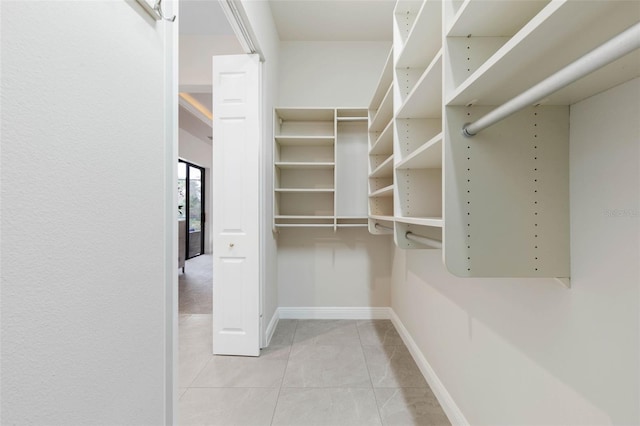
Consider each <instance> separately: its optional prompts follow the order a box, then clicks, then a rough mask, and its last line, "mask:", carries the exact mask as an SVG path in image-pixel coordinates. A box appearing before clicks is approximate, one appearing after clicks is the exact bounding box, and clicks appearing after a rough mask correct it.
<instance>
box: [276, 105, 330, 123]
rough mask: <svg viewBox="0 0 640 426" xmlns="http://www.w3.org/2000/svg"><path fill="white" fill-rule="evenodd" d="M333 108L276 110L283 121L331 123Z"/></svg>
mask: <svg viewBox="0 0 640 426" xmlns="http://www.w3.org/2000/svg"><path fill="white" fill-rule="evenodd" d="M334 112H335V111H334V109H333V108H330V109H329V108H276V113H277V115H278V117H279V118H280V119H281V120H284V121H333V116H334Z"/></svg>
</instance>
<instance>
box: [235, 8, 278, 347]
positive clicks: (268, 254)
mask: <svg viewBox="0 0 640 426" xmlns="http://www.w3.org/2000/svg"><path fill="white" fill-rule="evenodd" d="M241 6H242V13H244V14H245V16H246V18H247V20H248V22H249V24H250V26H251V30H252V32H253V34H254V35H255V40H256V41H257V43H258V47H259V49H260V51H261V52H262V54H263V57H264V63H263V64H262V102H263V103H262V110H263V113H264V116H263V117H262V119H263V124H262V129H263V132H264V133H263V136H262V141H263V144H262V146H261V150H262V152H261V157H262V165H261V167H262V170H261V171H260V175H261V176H262V179H261V184H262V190H261V191H262V194H263V196H264V197H265V198H264V199H263V202H262V205H263V206H264V211H263V215H262V221H261V238H262V242H261V246H262V250H261V253H262V255H263V258H262V264H263V266H264V275H263V279H264V282H263V294H262V298H263V312H262V328H263V331H266V329H267V327H268V326H269V322H270V321H271V319H272V318H273V316H274V314H275V312H276V309H278V287H277V280H278V278H277V268H276V262H277V260H276V257H277V247H276V240H275V238H274V235H273V234H272V232H271V228H272V223H273V199H272V197H271V194H272V193H273V172H272V167H273V107H274V105H275V104H276V99H277V96H278V64H279V62H278V56H279V50H280V39H279V38H278V32H277V30H276V26H275V24H274V22H273V17H272V16H271V9H270V7H269V3H268V2H267V1H257V0H242V3H241ZM263 334H265V333H264V332H263Z"/></svg>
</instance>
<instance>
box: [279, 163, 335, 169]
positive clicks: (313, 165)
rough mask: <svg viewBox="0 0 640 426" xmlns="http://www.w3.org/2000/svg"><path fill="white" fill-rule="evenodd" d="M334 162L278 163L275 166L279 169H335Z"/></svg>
mask: <svg viewBox="0 0 640 426" xmlns="http://www.w3.org/2000/svg"><path fill="white" fill-rule="evenodd" d="M335 164H336V163H334V162H293V161H288V162H277V163H275V166H276V167H277V168H279V169H333V168H334V167H335Z"/></svg>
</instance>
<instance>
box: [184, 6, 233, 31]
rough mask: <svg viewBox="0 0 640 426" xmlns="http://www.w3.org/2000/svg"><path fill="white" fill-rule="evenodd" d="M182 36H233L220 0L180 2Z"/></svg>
mask: <svg viewBox="0 0 640 426" xmlns="http://www.w3.org/2000/svg"><path fill="white" fill-rule="evenodd" d="M178 16H180V34H185V35H233V30H232V29H231V26H230V25H229V22H228V21H227V18H226V17H225V15H224V12H223V11H222V9H221V8H220V5H219V4H218V0H180V12H179V15H178Z"/></svg>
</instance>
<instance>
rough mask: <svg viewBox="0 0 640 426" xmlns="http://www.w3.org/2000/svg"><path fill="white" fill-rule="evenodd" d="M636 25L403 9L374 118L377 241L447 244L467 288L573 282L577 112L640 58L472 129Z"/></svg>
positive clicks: (480, 6) (421, 4)
mask: <svg viewBox="0 0 640 426" xmlns="http://www.w3.org/2000/svg"><path fill="white" fill-rule="evenodd" d="M638 22H640V8H638V5H637V2H632V1H608V0H592V1H588V2H583V1H571V0H519V1H485V0H442V1H440V0H421V1H412V0H398V1H397V3H396V6H395V9H394V19H393V49H392V53H390V55H389V59H388V60H387V62H386V64H385V66H384V70H383V73H382V76H381V77H380V81H379V84H378V86H377V89H376V91H375V94H374V96H373V100H372V102H371V105H370V108H369V192H368V194H369V230H370V232H371V233H374V234H384V233H387V234H388V233H390V232H392V233H393V234H394V241H395V243H396V245H398V246H399V247H401V248H407V249H409V248H427V246H426V242H429V241H431V242H434V241H435V243H438V242H439V241H442V248H443V258H444V262H445V264H446V266H447V268H448V269H449V271H450V272H452V273H454V274H456V275H458V276H463V277H557V278H566V277H569V274H570V254H569V106H570V105H572V104H574V103H576V102H578V101H580V100H582V99H585V98H587V97H589V96H592V95H594V94H597V93H599V92H601V91H604V90H607V89H609V88H611V87H614V86H616V85H618V84H621V83H624V82H626V81H629V80H631V79H633V78H636V77H638V76H640V66H639V65H638V64H640V49H636V50H635V51H633V52H632V53H629V54H627V55H625V56H623V57H621V58H620V59H617V60H616V61H613V62H611V63H610V64H608V65H606V66H604V67H602V68H600V69H598V70H597V71H595V72H593V73H591V74H589V75H587V76H586V77H583V78H581V79H579V80H577V81H575V82H573V83H571V84H570V85H568V86H566V87H564V88H562V89H560V90H558V91H556V92H555V93H553V94H551V95H549V96H548V97H547V98H545V99H541V100H540V101H539V102H538V103H537V104H536V105H531V106H530V107H528V108H525V109H523V110H520V111H519V112H516V113H514V114H513V115H511V116H509V117H507V118H506V119H504V120H502V121H500V122H498V123H496V124H494V125H493V126H491V127H489V128H487V129H485V130H483V131H482V132H480V133H478V134H477V135H475V136H473V137H466V136H464V135H463V133H462V128H463V127H464V125H465V124H467V123H470V122H474V121H475V120H477V119H479V118H481V117H483V116H484V115H485V114H487V113H488V112H490V111H493V110H494V109H495V108H496V107H498V106H499V105H501V104H503V103H505V102H507V101H509V100H510V99H513V98H514V97H516V96H518V95H520V94H521V93H523V92H525V91H526V90H528V89H529V88H530V87H533V86H534V85H536V84H537V83H539V82H540V81H543V80H544V79H545V78H547V77H549V76H551V75H553V74H554V73H556V72H557V71H558V70H560V69H562V68H564V67H565V66H567V65H569V64H571V63H573V62H574V61H575V60H576V59H578V58H580V57H582V56H583V55H585V54H587V53H588V52H590V51H592V50H593V49H594V48H596V47H598V46H600V45H601V44H603V43H605V42H607V41H608V40H610V39H612V38H613V37H614V36H616V35H618V34H620V33H622V32H623V31H624V30H626V29H627V28H629V27H631V26H633V25H635V24H637V23H638ZM391 93H392V95H390V94H391ZM389 98H392V99H389ZM390 107H391V108H392V111H393V113H392V117H391V118H390V116H389V108H390ZM391 163H393V165H392V166H391ZM376 224H378V225H381V226H380V227H376ZM408 233H413V234H414V235H413V236H411V238H407V235H409V234H408ZM416 236H417V237H420V236H422V237H425V238H422V239H420V238H416ZM420 240H422V242H423V243H425V245H423V244H421V243H420V242H418V241H420ZM432 246H434V247H437V246H439V244H432Z"/></svg>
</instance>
